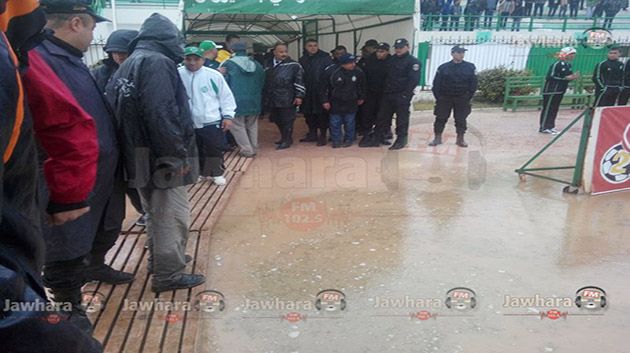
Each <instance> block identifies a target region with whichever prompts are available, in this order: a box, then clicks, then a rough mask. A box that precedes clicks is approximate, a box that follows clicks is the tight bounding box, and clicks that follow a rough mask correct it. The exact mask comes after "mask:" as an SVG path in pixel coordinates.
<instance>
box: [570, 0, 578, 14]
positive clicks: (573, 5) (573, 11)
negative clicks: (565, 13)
mask: <svg viewBox="0 0 630 353" xmlns="http://www.w3.org/2000/svg"><path fill="white" fill-rule="evenodd" d="M577 14H578V3H577V2H570V3H569V16H571V17H577Z"/></svg>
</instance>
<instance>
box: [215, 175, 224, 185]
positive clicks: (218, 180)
mask: <svg viewBox="0 0 630 353" xmlns="http://www.w3.org/2000/svg"><path fill="white" fill-rule="evenodd" d="M212 182H213V183H214V184H215V185H218V186H222V185H225V184H227V180H225V177H224V176H218V177H212Z"/></svg>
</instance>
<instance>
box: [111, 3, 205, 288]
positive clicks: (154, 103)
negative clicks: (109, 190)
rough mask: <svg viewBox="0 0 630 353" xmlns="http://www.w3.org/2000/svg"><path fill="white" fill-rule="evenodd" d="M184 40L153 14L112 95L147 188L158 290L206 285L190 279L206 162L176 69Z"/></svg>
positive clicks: (133, 177)
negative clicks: (191, 233)
mask: <svg viewBox="0 0 630 353" xmlns="http://www.w3.org/2000/svg"><path fill="white" fill-rule="evenodd" d="M183 44H184V39H183V36H182V34H181V33H180V31H179V30H178V29H177V27H176V26H175V25H174V24H173V23H172V22H171V21H170V20H169V19H168V18H166V17H164V16H162V15H160V14H157V13H154V14H153V15H151V16H150V17H149V18H148V19H147V20H146V21H144V23H143V24H142V27H141V28H140V34H139V35H138V37H136V39H134V41H133V42H131V45H130V47H129V48H130V50H131V51H132V54H131V56H130V57H129V58H128V59H127V60H126V61H125V62H124V63H123V64H122V65H121V66H120V68H119V69H118V71H117V72H116V74H115V75H114V77H113V78H112V80H113V81H114V82H113V84H112V85H110V86H109V87H110V88H109V89H108V92H107V95H108V96H109V97H110V99H111V100H112V102H113V105H114V107H115V109H116V116H117V118H118V127H119V132H120V135H121V136H122V141H121V145H122V150H123V155H124V161H125V169H126V172H127V175H128V176H129V186H130V187H134V188H137V189H138V190H139V191H140V196H141V198H142V205H143V206H144V210H145V211H146V212H147V230H148V233H149V237H150V241H149V251H150V252H151V253H150V257H149V261H150V267H149V268H150V269H151V270H152V273H153V283H152V286H151V289H152V290H153V291H154V292H164V291H167V290H174V289H183V288H192V287H195V286H198V285H200V284H202V283H204V282H205V277H204V276H202V275H199V274H185V273H184V270H185V268H186V258H185V253H184V251H185V249H186V242H187V239H188V228H189V226H190V207H189V204H188V195H187V191H186V185H190V184H193V183H194V182H195V181H196V180H197V177H198V176H199V162H198V154H197V148H196V142H195V135H194V130H193V121H192V117H191V112H190V108H189V105H188V96H187V94H186V89H185V88H184V85H183V83H182V81H181V79H180V77H179V74H178V72H177V64H178V63H180V62H181V61H182V60H183V57H184V51H183Z"/></svg>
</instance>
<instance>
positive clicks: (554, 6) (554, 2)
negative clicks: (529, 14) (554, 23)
mask: <svg viewBox="0 0 630 353" xmlns="http://www.w3.org/2000/svg"><path fill="white" fill-rule="evenodd" d="M558 5H560V0H549V12H547V16H548V17H554V16H555V15H556V11H558Z"/></svg>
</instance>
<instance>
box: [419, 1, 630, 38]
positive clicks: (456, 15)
mask: <svg viewBox="0 0 630 353" xmlns="http://www.w3.org/2000/svg"><path fill="white" fill-rule="evenodd" d="M421 9H422V16H423V27H424V29H425V30H427V29H432V28H439V30H440V31H458V30H460V22H463V27H462V29H463V30H465V31H472V30H475V29H506V28H507V21H508V19H512V25H511V30H512V31H520V26H521V21H522V20H523V19H524V18H578V13H579V11H582V10H585V11H584V13H583V18H586V19H589V20H592V19H597V18H603V19H604V20H603V22H602V26H603V27H604V28H611V26H612V22H613V19H614V18H615V16H617V14H618V13H619V12H620V11H621V10H623V11H627V9H628V0H467V1H466V3H465V4H464V3H463V1H462V0H422V2H421ZM545 9H546V10H547V11H546V13H545ZM462 17H463V21H462V20H460V18H462ZM495 19H496V22H494V20H495Z"/></svg>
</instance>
